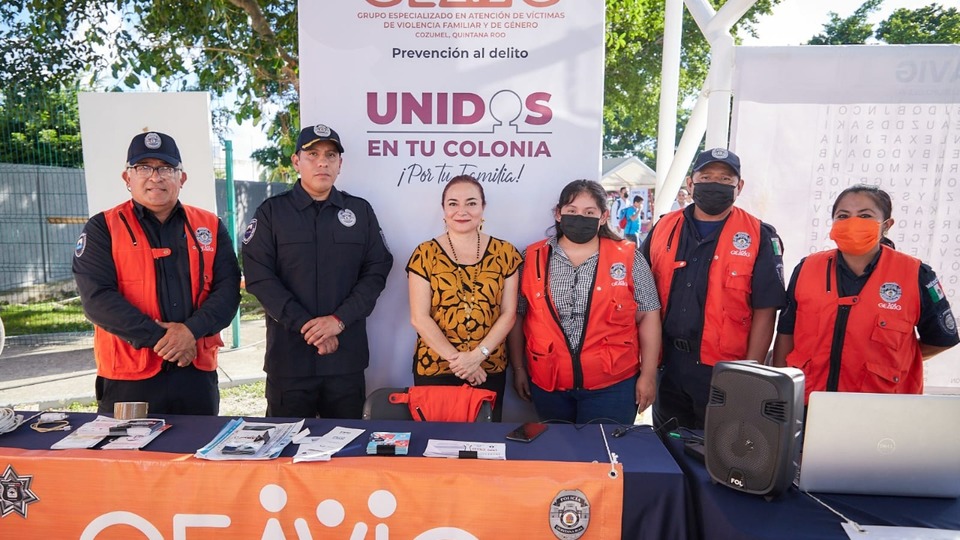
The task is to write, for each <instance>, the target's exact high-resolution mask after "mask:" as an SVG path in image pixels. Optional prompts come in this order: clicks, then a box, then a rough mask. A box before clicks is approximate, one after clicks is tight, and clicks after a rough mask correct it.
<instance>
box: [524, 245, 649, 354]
mask: <svg viewBox="0 0 960 540" xmlns="http://www.w3.org/2000/svg"><path fill="white" fill-rule="evenodd" d="M547 244H548V245H549V246H550V253H551V256H550V268H549V272H550V280H549V282H550V296H551V297H552V298H553V300H554V301H555V302H557V305H555V306H554V307H555V308H556V309H557V314H558V315H559V316H560V326H561V327H562V328H563V334H564V335H565V336H566V337H567V341H568V342H569V343H570V346H571V347H573V348H574V350H577V349H579V348H580V336H582V335H583V326H584V324H586V318H585V315H586V313H587V301H588V300H589V299H590V287H591V285H592V284H593V276H595V275H596V272H597V262H598V261H599V260H600V253H599V252H597V253H594V254H593V255H591V256H590V258H589V259H587V260H586V261H584V262H583V264H581V265H580V266H578V267H574V266H573V264H572V263H571V262H570V259H569V258H567V254H566V253H564V251H563V248H561V247H560V245H559V244H557V239H556V237H550V239H549V240H547ZM523 256H524V259H526V256H527V252H526V250H524V252H523ZM518 275H519V276H520V282H521V283H523V264H521V265H520V268H519V269H518ZM633 299H634V300H635V301H636V302H637V311H656V310H658V309H660V297H659V295H658V294H657V287H656V285H655V284H654V282H653V273H652V272H651V271H650V265H649V264H647V260H646V259H644V258H643V255H642V254H641V253H640V251H634V255H633ZM526 313H527V299H526V298H524V296H523V295H522V294H521V295H520V299H519V302H518V303H517V315H519V316H520V317H523V316H524V315H526Z"/></svg>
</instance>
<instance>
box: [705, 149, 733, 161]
mask: <svg viewBox="0 0 960 540" xmlns="http://www.w3.org/2000/svg"><path fill="white" fill-rule="evenodd" d="M710 155H711V156H713V157H715V158H717V159H727V156H729V155H730V152H728V151H727V149H726V148H714V149H713V150H712V151H711V152H710Z"/></svg>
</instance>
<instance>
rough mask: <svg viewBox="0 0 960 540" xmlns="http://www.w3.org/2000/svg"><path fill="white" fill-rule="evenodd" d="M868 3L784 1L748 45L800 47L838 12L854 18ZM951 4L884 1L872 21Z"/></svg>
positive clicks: (855, 0) (859, 0)
mask: <svg viewBox="0 0 960 540" xmlns="http://www.w3.org/2000/svg"><path fill="white" fill-rule="evenodd" d="M863 2H864V0H783V1H782V2H780V4H779V5H777V6H774V8H773V14H772V15H768V16H766V17H761V18H760V24H759V26H758V27H757V34H758V35H757V38H756V39H755V38H750V37H746V38H744V40H743V44H744V45H760V46H776V45H799V44H802V43H806V42H807V41H809V40H810V38H812V37H813V36H815V35H817V34H819V33H821V32H822V31H823V25H824V24H825V23H826V22H827V21H828V20H829V19H830V18H829V16H828V15H827V14H828V13H829V12H831V11H832V12H834V13H836V14H837V15H839V16H840V17H841V18H846V17H849V16H850V15H853V12H854V11H856V10H857V8H859V7H860V6H861V5H863ZM950 2H951V0H884V2H883V4H882V5H881V6H880V9H878V10H877V11H876V12H874V13H873V14H872V15H871V16H870V17H868V19H867V20H868V21H869V22H871V23H873V24H874V30H876V25H877V23H879V22H880V21H882V20H884V19H886V18H887V17H889V16H890V14H891V13H893V12H894V11H896V10H897V9H899V8H907V9H917V8H919V7H923V6H928V5H930V4H932V3H939V4H940V5H941V6H946V5H949V4H950Z"/></svg>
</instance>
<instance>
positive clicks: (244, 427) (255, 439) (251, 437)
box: [194, 418, 303, 461]
mask: <svg viewBox="0 0 960 540" xmlns="http://www.w3.org/2000/svg"><path fill="white" fill-rule="evenodd" d="M302 427H303V420H300V421H299V422H295V423H288V424H272V423H269V422H247V421H246V420H243V419H242V418H236V419H234V420H231V421H229V422H227V425H225V426H223V429H221V430H220V433H217V435H216V436H215V437H214V438H213V440H211V441H210V442H209V443H207V445H206V446H204V447H203V448H201V449H199V450H197V453H196V454H194V455H195V456H196V457H198V458H200V459H212V460H218V461H222V460H231V459H235V460H247V459H250V460H257V459H274V458H276V457H278V456H279V455H280V453H281V452H283V449H284V448H285V447H286V446H287V445H288V444H290V441H291V439H293V436H294V435H296V434H297V433H298V432H299V431H300V429H301V428H302Z"/></svg>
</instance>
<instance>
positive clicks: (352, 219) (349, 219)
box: [337, 208, 357, 227]
mask: <svg viewBox="0 0 960 540" xmlns="http://www.w3.org/2000/svg"><path fill="white" fill-rule="evenodd" d="M337 219H339V220H340V224H341V225H343V226H344V227H353V226H354V225H356V224H357V215H356V214H354V213H353V210H350V209H349V208H344V209H343V210H341V211H339V212H337Z"/></svg>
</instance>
